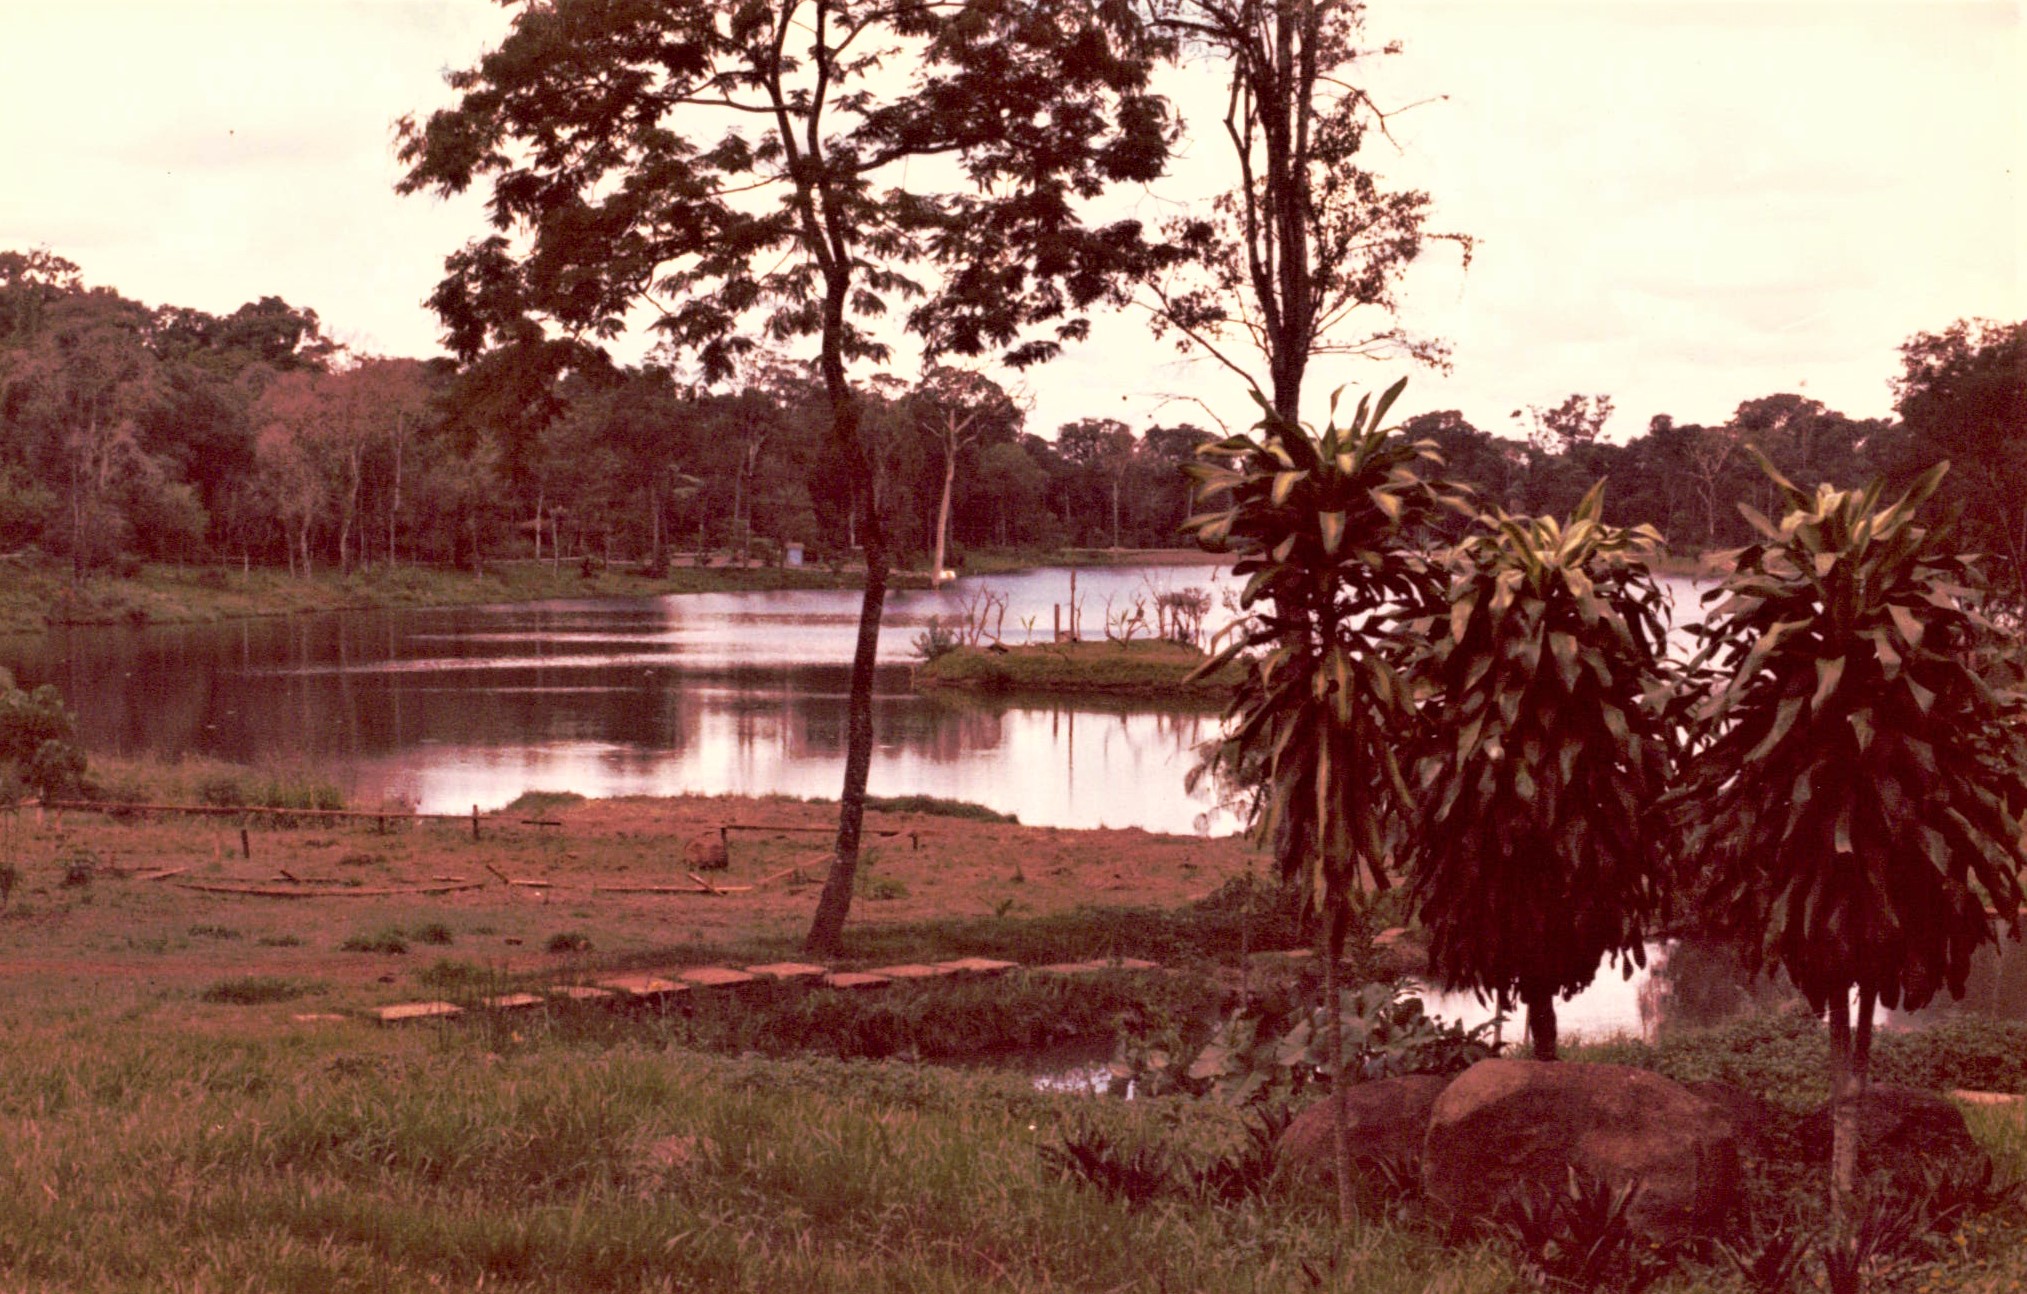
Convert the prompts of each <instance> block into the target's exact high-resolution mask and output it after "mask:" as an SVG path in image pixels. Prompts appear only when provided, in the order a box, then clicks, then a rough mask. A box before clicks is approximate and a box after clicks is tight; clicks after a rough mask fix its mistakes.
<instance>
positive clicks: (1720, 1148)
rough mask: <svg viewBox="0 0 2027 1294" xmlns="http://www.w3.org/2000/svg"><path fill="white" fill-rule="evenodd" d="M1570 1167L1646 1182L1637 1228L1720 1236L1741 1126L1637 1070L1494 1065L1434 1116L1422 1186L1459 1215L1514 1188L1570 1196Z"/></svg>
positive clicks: (1651, 1233) (1496, 1204) (1483, 1065)
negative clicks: (1715, 1230) (1735, 1127)
mask: <svg viewBox="0 0 2027 1294" xmlns="http://www.w3.org/2000/svg"><path fill="white" fill-rule="evenodd" d="M1571 1168H1575V1169H1576V1170H1577V1171H1578V1172H1579V1173H1585V1174H1594V1175H1596V1176H1598V1177H1601V1178H1603V1179H1604V1180H1606V1181H1608V1182H1610V1183H1612V1184H1614V1185H1624V1184H1625V1183H1627V1182H1633V1181H1637V1182H1638V1183H1639V1184H1640V1186H1639V1194H1638V1195H1637V1196H1635V1198H1634V1200H1633V1204H1632V1207H1631V1209H1630V1210H1629V1212H1628V1220H1629V1221H1630V1222H1631V1223H1632V1225H1633V1228H1634V1229H1635V1230H1636V1231H1638V1232H1639V1233H1640V1234H1641V1235H1643V1236H1646V1237H1647V1238H1649V1239H1652V1240H1657V1241H1662V1242H1668V1241H1674V1240H1679V1239H1683V1238H1685V1237H1687V1236H1691V1235H1696V1234H1703V1233H1707V1232H1709V1231H1710V1230H1711V1229H1713V1228H1714V1227H1715V1226H1716V1225H1717V1224H1718V1222H1719V1221H1720V1220H1721V1219H1722V1218H1723V1216H1724V1214H1725V1213H1726V1211H1727V1210H1729V1209H1730V1208H1731V1206H1732V1203H1733V1200H1734V1198H1735V1196H1736V1194H1737V1190H1738V1136H1737V1134H1736V1133H1735V1132H1734V1131H1733V1129H1732V1126H1731V1118H1730V1117H1729V1116H1728V1115H1726V1114H1725V1113H1724V1112H1722V1111H1721V1110H1720V1109H1719V1108H1718V1107H1717V1106H1715V1105H1713V1104H1712V1103H1711V1102H1709V1101H1706V1100H1705V1099H1704V1098H1702V1097H1700V1096H1697V1095H1696V1094H1695V1093H1693V1092H1691V1091H1689V1090H1688V1089H1687V1088H1685V1087H1683V1086H1682V1085H1681V1084H1679V1083H1675V1082H1672V1081H1670V1080H1669V1079H1666V1078H1663V1077H1661V1076H1660V1075H1659V1074H1655V1073H1651V1072H1649V1071H1647V1070H1644V1069H1636V1068H1634V1067H1632V1066H1630V1065H1587V1064H1577V1063H1574V1062H1568V1061H1533V1060H1484V1061H1480V1062H1479V1063H1477V1064H1476V1065H1473V1066H1472V1067H1471V1068H1470V1069H1467V1070H1465V1071H1464V1072H1463V1073H1462V1074H1459V1075H1458V1076H1457V1077H1456V1078H1455V1079H1454V1080H1452V1082H1451V1083H1450V1085H1449V1087H1447V1088H1445V1089H1444V1090H1443V1094H1442V1095H1441V1096H1439V1097H1437V1098H1436V1103H1435V1106H1434V1108H1433V1109H1431V1110H1430V1112H1429V1134H1428V1139H1427V1141H1426V1142H1425V1143H1424V1145H1423V1152H1422V1182H1423V1185H1424V1186H1425V1187H1426V1188H1427V1190H1428V1192H1429V1195H1430V1196H1431V1197H1432V1198H1433V1199H1435V1200H1436V1201H1437V1202H1439V1203H1441V1204H1443V1205H1446V1206H1447V1207H1448V1208H1450V1209H1451V1210H1452V1211H1453V1212H1454V1213H1455V1214H1456V1215H1457V1216H1458V1217H1459V1218H1460V1219H1483V1218H1489V1217H1490V1216H1492V1215H1493V1214H1494V1213H1495V1212H1496V1211H1498V1210H1499V1209H1500V1208H1502V1207H1503V1206H1504V1205H1505V1203H1506V1201H1507V1199H1508V1198H1509V1193H1510V1192H1515V1191H1526V1190H1539V1189H1549V1190H1561V1189H1563V1188H1564V1186H1565V1185H1566V1183H1567V1182H1568V1174H1569V1170H1570V1169H1571Z"/></svg>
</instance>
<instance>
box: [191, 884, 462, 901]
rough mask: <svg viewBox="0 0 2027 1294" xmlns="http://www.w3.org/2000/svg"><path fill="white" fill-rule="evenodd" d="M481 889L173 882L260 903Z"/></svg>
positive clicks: (424, 886)
mask: <svg viewBox="0 0 2027 1294" xmlns="http://www.w3.org/2000/svg"><path fill="white" fill-rule="evenodd" d="M484 887H485V882H484V881H466V882H465V883H464V884H462V885H413V886H370V887H364V888H361V889H356V890H341V889H317V890H306V889H297V888H289V889H284V888H282V887H280V886H275V885H219V884H213V883H210V882H207V881H178V882H176V888H178V889H183V890H196V891H198V892H199V893H203V894H240V895H245V896H247V897H249V898H262V899H374V898H389V897H394V896H397V895H411V894H456V893H459V892H461V891H463V890H476V889H483V888H484Z"/></svg>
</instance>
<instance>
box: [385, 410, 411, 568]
mask: <svg viewBox="0 0 2027 1294" xmlns="http://www.w3.org/2000/svg"><path fill="white" fill-rule="evenodd" d="M405 416H406V415H404V414H402V413H399V412H396V413H395V415H394V499H393V501H392V502H391V503H389V504H388V505H387V568H388V569H389V570H392V569H394V529H395V525H396V523H397V522H398V521H399V520H400V517H401V447H402V443H403V442H404V441H406V440H407V439H408V432H407V429H406V427H405V426H404V425H403V419H404V417H405Z"/></svg>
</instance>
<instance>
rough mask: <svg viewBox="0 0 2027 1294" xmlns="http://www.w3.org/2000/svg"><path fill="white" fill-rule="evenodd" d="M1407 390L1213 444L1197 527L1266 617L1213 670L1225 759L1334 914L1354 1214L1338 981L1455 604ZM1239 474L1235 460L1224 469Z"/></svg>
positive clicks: (1330, 990) (1339, 1036)
mask: <svg viewBox="0 0 2027 1294" xmlns="http://www.w3.org/2000/svg"><path fill="white" fill-rule="evenodd" d="M1403 385H1405V379H1404V380H1403V381H1402V382H1396V383H1395V384H1394V385H1393V386H1392V387H1390V388H1389V389H1388V390H1387V392H1386V394H1384V395H1383V396H1381V397H1380V399H1379V401H1378V403H1377V404H1375V403H1373V402H1372V400H1371V399H1370V398H1369V397H1368V398H1366V399H1362V400H1360V401H1359V404H1358V409H1357V411H1356V412H1355V413H1354V415H1353V416H1352V419H1351V422H1350V423H1349V424H1348V425H1347V426H1344V427H1342V428H1340V427H1338V426H1336V425H1335V424H1334V423H1333V424H1332V425H1330V426H1328V427H1326V428H1324V430H1323V431H1322V432H1321V433H1320V434H1311V433H1310V432H1309V431H1308V430H1306V429H1305V428H1303V427H1301V426H1299V425H1296V424H1293V423H1288V422H1283V421H1281V420H1280V418H1279V416H1278V415H1276V414H1274V413H1273V412H1272V411H1271V410H1270V411H1269V413H1268V417H1267V420H1266V422H1265V423H1263V424H1262V430H1263V431H1264V432H1265V434H1264V435H1263V436H1261V437H1259V438H1257V439H1256V438H1254V437H1252V436H1234V437H1231V438H1229V439H1226V440H1222V441H1219V442H1217V443H1216V444H1214V445H1209V446H1206V447H1205V448H1204V449H1203V451H1201V453H1202V461H1200V462H1199V463H1197V464H1196V465H1194V466H1193V467H1191V469H1190V475H1191V476H1192V477H1193V478H1194V479H1195V480H1196V482H1197V489H1198V496H1199V497H1200V498H1202V499H1205V500H1214V499H1220V498H1221V496H1222V498H1221V502H1220V503H1219V504H1210V503H1207V504H1206V506H1205V508H1204V510H1203V511H1201V512H1199V513H1198V514H1197V515H1196V516H1194V517H1191V518H1190V521H1189V529H1190V530H1191V531H1192V532H1193V533H1194V534H1195V535H1196V536H1197V538H1198V539H1199V541H1200V542H1201V543H1203V544H1204V546H1205V547H1208V548H1211V549H1213V550H1214V551H1223V552H1228V553H1231V554H1233V555H1234V556H1235V557H1236V558H1237V561H1236V562H1235V563H1234V564H1233V567H1232V573H1233V574H1234V575H1236V576H1240V577H1243V578H1244V579H1245V581H1246V583H1245V585H1244V586H1243V588H1242V590H1241V592H1240V598H1239V601H1240V605H1241V607H1242V608H1244V609H1245V610H1247V611H1248V612H1249V615H1248V618H1247V619H1246V620H1244V621H1242V622H1241V624H1240V626H1239V628H1238V630H1237V632H1236V633H1235V634H1234V635H1233V637H1232V640H1231V642H1230V643H1229V644H1228V645H1227V646H1226V647H1225V648H1224V649H1223V650H1222V651H1220V652H1219V653H1218V654H1217V655H1215V656H1213V657H1212V658H1211V660H1210V661H1209V662H1207V663H1206V664H1205V666H1204V667H1203V669H1202V671H1201V672H1202V673H1206V674H1207V673H1210V672H1212V671H1214V670H1216V669H1219V668H1222V667H1223V666H1224V665H1225V664H1227V663H1228V662H1230V661H1233V660H1241V661H1243V662H1244V663H1245V668H1246V675H1245V679H1244V681H1243V682H1242V683H1241V684H1240V685H1239V687H1238V689H1237V691H1236V693H1235V695H1234V698H1233V701H1232V704H1231V707H1230V709H1229V710H1228V711H1227V714H1226V720H1227V724H1228V729H1229V732H1230V735H1229V736H1228V737H1227V738H1226V740H1225V742H1224V743H1223V745H1222V747H1221V748H1220V750H1219V751H1218V752H1217V755H1216V760H1217V761H1218V764H1219V765H1220V766H1222V768H1224V769H1225V770H1227V771H1229V772H1231V773H1233V774H1234V775H1235V776H1236V780H1238V781H1240V782H1242V783H1243V784H1244V785H1246V786H1247V787H1248V788H1250V789H1251V791H1252V805H1251V809H1252V813H1251V827H1252V831H1253V834H1254V836H1255V838H1256V839H1258V840H1259V841H1260V842H1261V843H1263V844H1265V845H1267V846H1268V847H1269V848H1270V849H1272V850H1273V853H1274V857H1275V860H1276V862H1277V863H1278V864H1279V866H1280V869H1281V874H1282V877H1283V878H1284V879H1285V880H1289V881H1294V882H1298V883H1300V884H1301V886H1302V888H1303V892H1304V894H1305V895H1306V896H1307V897H1308V899H1309V901H1310V902H1311V903H1312V904H1313V905H1314V906H1315V907H1316V908H1317V909H1318V910H1319V911H1320V912H1321V913H1322V914H1323V918H1324V922H1323V925H1324V939H1323V944H1324V947H1323V953H1324V958H1325V960H1324V978H1325V985H1324V996H1325V1001H1326V1004H1327V1005H1326V1008H1325V1009H1326V1012H1327V1014H1326V1016H1325V1019H1326V1020H1327V1021H1328V1022H1329V1031H1330V1032H1329V1038H1328V1041H1327V1042H1326V1044H1325V1045H1326V1047H1327V1049H1328V1051H1329V1054H1330V1057H1331V1071H1332V1073H1331V1079H1332V1092H1333V1096H1332V1101H1333V1103H1334V1104H1335V1111H1336V1115H1337V1118H1336V1119H1335V1126H1334V1129H1333V1139H1334V1141H1335V1143H1336V1154H1335V1160H1336V1164H1337V1182H1338V1204H1339V1208H1340V1211H1341V1212H1342V1213H1343V1214H1345V1215H1346V1216H1347V1217H1349V1215H1350V1213H1351V1207H1352V1206H1351V1189H1352V1187H1351V1147H1350V1142H1349V1140H1348V1139H1347V1132H1346V1128H1345V1125H1344V1121H1343V1117H1342V1116H1343V1105H1342V1101H1341V1099H1340V1098H1341V1095H1342V1093H1343V1091H1344V1074H1343V1066H1342V1058H1343V1055H1344V1048H1343V1023H1342V1016H1343V1004H1342V1002H1341V1000H1340V997H1339V994H1338V985H1337V973H1338V972H1337V968H1338V960H1339V956H1340V954H1341V953H1342V951H1343V946H1344V938H1345V933H1346V928H1347V924H1348V921H1349V917H1350V913H1351V903H1352V896H1353V893H1354V891H1355V890H1356V889H1357V887H1358V886H1359V884H1360V878H1361V874H1363V875H1364V876H1365V877H1366V878H1369V880H1370V883H1371V885H1372V886H1373V887H1374V888H1377V889H1385V888H1387V887H1388V886H1389V885H1390V884H1391V878H1390V877H1389V875H1388V870H1387V863H1388V856H1389V852H1390V851H1389V847H1388V843H1389V837H1390V835H1391V834H1392V831H1393V827H1394V824H1395V823H1396V822H1397V820H1398V818H1399V815H1400V813H1401V812H1402V810H1403V809H1404V808H1405V807H1406V805H1407V803H1408V800H1409V794H1410V793H1409V790H1408V783H1407V775H1406V769H1405V767H1404V764H1405V756H1406V750H1405V742H1404V734H1406V733H1407V732H1408V731H1409V730H1410V728H1411V726H1412V722H1413V706H1412V704H1411V701H1410V689H1409V684H1408V682H1407V679H1406V678H1405V676H1404V675H1403V673H1402V666H1403V665H1404V664H1405V662H1406V660H1407V657H1408V655H1409V653H1410V651H1411V650H1412V648H1413V647H1414V645H1415V643H1416V641H1417V637H1416V635H1415V633H1414V632H1413V625H1414V622H1415V621H1416V619H1418V618H1420V617H1423V616H1428V615H1432V614H1434V609H1435V607H1436V604H1437V603H1438V602H1439V601H1440V600H1441V590H1440V584H1439V581H1438V578H1437V575H1436V572H1435V570H1434V568H1433V566H1432V565H1431V564H1430V563H1429V561H1428V560H1427V559H1426V558H1425V557H1424V556H1423V551H1422V550H1423V539H1424V535H1423V533H1422V532H1423V529H1424V527H1426V525H1427V524H1428V523H1429V522H1430V521H1431V520H1432V519H1433V517H1434V516H1435V514H1436V512H1437V510H1438V508H1439V506H1440V505H1441V503H1442V498H1443V496H1442V493H1441V491H1440V490H1439V487H1438V485H1437V484H1435V483H1433V482H1432V481H1431V480H1428V479H1424V477H1423V475H1422V472H1423V471H1430V472H1431V474H1432V476H1433V475H1434V473H1435V470H1436V469H1437V468H1438V464H1437V463H1436V460H1435V458H1434V455H1433V450H1432V449H1431V448H1430V447H1429V446H1428V445H1427V444H1426V443H1424V444H1410V443H1409V442H1407V441H1404V440H1401V439H1400V438H1399V437H1397V436H1393V435H1391V434H1389V429H1388V428H1387V427H1386V426H1385V420H1386V415H1387V411H1388V410H1389V409H1391V408H1392V407H1393V403H1394V401H1395V399H1397V398H1398V397H1399V395H1400V392H1401V388H1402V386H1403ZM1219 460H1224V461H1219Z"/></svg>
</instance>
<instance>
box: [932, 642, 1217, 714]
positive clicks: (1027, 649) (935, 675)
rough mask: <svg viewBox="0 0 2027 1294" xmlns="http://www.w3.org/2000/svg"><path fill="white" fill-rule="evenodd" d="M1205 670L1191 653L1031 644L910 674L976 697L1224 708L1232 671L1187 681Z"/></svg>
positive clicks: (953, 657) (955, 657)
mask: <svg viewBox="0 0 2027 1294" xmlns="http://www.w3.org/2000/svg"><path fill="white" fill-rule="evenodd" d="M1203 662H1204V654H1203V653H1202V652H1200V651H1198V650H1197V649H1196V648H1194V647H1184V646H1181V645H1178V644H1176V643H1172V642H1161V641H1155V640H1147V639H1143V640H1141V641H1139V642H1124V643H1123V642H1110V641H1102V642H1076V643H1035V644H1032V645H1029V646H1021V647H1007V648H1004V649H996V648H990V647H959V648H956V649H954V650H952V651H948V652H945V653H944V654H942V655H941V656H938V657H936V658H935V659H934V660H931V661H927V662H925V663H923V665H922V666H921V667H920V668H918V669H917V670H916V671H915V684H916V686H918V687H926V688H961V689H965V690H967V691H974V692H1014V693H1018V692H1048V693H1054V694H1062V693H1071V694H1077V693H1082V694H1087V695H1102V696H1119V697H1147V698H1158V699H1162V700H1170V699H1175V700H1187V701H1194V702H1198V703H1201V704H1204V705H1209V706H1217V705H1222V704H1223V703H1224V702H1225V701H1226V700H1227V699H1229V698H1230V696H1231V689H1232V687H1233V685H1234V684H1235V683H1237V682H1238V680H1239V677H1240V670H1239V668H1238V667H1237V666H1236V665H1231V666H1227V667H1225V668H1224V669H1222V670H1220V671H1218V672H1217V673H1215V674H1212V675H1210V676H1208V677H1206V678H1199V679H1194V680H1192V679H1190V677H1189V676H1190V674H1191V672H1192V671H1194V670H1195V669H1196V668H1197V667H1198V666H1199V665H1201V664H1203Z"/></svg>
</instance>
